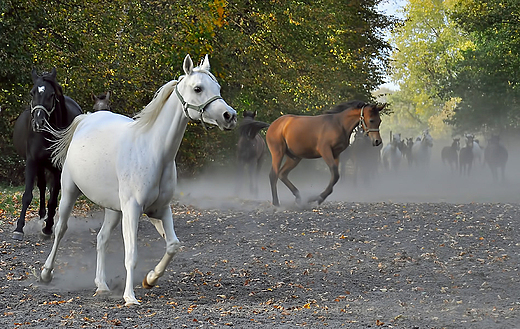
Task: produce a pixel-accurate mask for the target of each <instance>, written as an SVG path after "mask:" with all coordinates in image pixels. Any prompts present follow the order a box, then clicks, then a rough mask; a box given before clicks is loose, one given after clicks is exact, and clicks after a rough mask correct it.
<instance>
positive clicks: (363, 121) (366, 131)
mask: <svg viewBox="0 0 520 329" xmlns="http://www.w3.org/2000/svg"><path fill="white" fill-rule="evenodd" d="M365 106H366V105H364V106H363V107H362V108H361V115H360V118H359V125H360V126H361V128H363V131H364V132H365V136H368V134H369V133H371V132H379V128H368V126H367V123H366V122H365V116H364V115H363V111H364V110H365Z"/></svg>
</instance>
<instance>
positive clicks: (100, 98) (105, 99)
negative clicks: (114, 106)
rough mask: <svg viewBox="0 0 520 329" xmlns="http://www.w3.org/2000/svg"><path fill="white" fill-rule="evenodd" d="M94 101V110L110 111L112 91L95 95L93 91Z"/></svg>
mask: <svg viewBox="0 0 520 329" xmlns="http://www.w3.org/2000/svg"><path fill="white" fill-rule="evenodd" d="M92 101H93V102H94V106H92V110H94V111H110V92H109V91H107V92H105V93H103V94H99V95H97V96H96V95H94V93H92Z"/></svg>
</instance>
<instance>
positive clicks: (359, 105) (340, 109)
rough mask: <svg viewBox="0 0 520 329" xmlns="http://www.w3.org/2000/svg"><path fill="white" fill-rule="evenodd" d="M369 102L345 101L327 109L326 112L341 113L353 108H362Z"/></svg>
mask: <svg viewBox="0 0 520 329" xmlns="http://www.w3.org/2000/svg"><path fill="white" fill-rule="evenodd" d="M368 105H369V104H368V103H365V102H363V101H350V102H344V103H341V104H338V105H336V106H334V107H333V108H331V109H330V110H328V111H325V114H335V113H340V112H343V111H346V110H352V109H360V108H362V107H363V106H368Z"/></svg>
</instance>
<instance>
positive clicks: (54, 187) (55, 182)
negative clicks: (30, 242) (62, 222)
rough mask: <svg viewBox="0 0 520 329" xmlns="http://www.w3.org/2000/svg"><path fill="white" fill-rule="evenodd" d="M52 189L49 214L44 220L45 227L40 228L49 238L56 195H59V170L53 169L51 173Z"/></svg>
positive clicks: (56, 205) (56, 199)
mask: <svg viewBox="0 0 520 329" xmlns="http://www.w3.org/2000/svg"><path fill="white" fill-rule="evenodd" d="M52 176H53V177H52V188H51V191H50V192H51V193H50V198H49V204H48V208H49V212H48V216H47V219H46V220H45V225H44V226H43V228H42V233H43V235H44V236H45V237H50V236H51V234H52V226H53V225H54V216H55V215H56V208H57V207H58V195H59V193H60V176H61V173H60V171H59V170H57V169H54V170H53V171H52Z"/></svg>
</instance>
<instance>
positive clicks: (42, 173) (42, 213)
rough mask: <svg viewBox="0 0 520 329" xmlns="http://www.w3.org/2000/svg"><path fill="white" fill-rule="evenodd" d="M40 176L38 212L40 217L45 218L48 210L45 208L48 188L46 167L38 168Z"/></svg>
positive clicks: (38, 182)
mask: <svg viewBox="0 0 520 329" xmlns="http://www.w3.org/2000/svg"><path fill="white" fill-rule="evenodd" d="M37 176H38V178H37V180H38V181H37V186H38V190H39V191H40V211H39V212H38V214H39V215H40V219H44V218H45V215H46V214H47V211H46V210H45V189H46V188H47V181H46V178H45V169H44V168H40V170H38V175H37Z"/></svg>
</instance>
